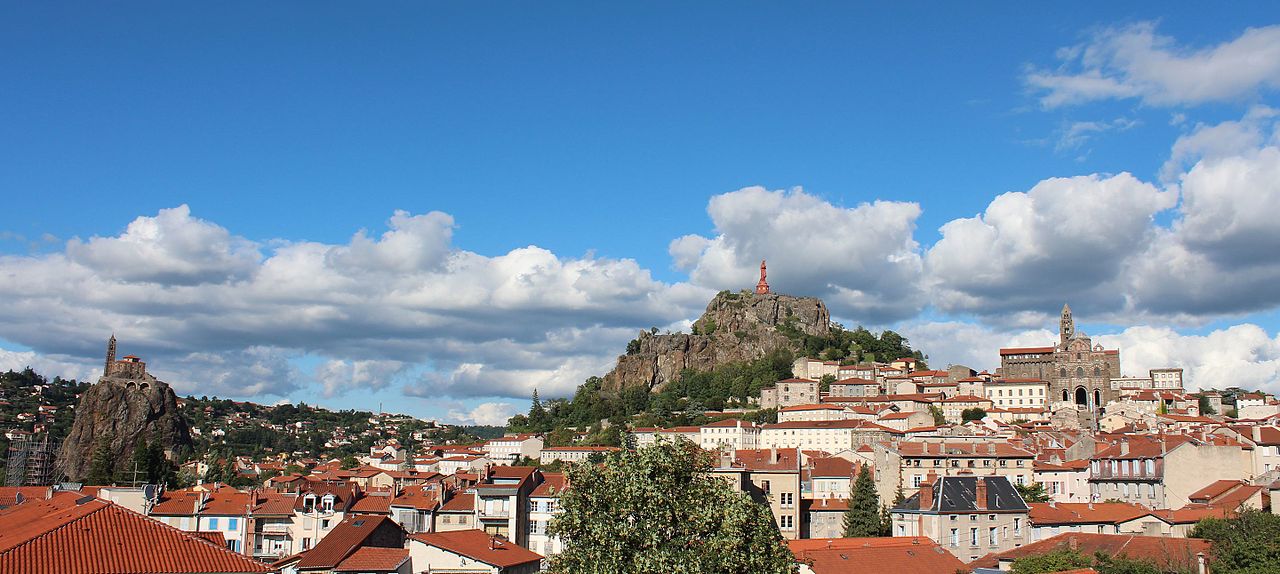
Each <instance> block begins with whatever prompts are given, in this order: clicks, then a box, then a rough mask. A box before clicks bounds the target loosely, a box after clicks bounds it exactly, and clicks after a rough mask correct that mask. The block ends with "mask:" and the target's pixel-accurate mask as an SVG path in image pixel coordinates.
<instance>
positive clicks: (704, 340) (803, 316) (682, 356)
mask: <svg viewBox="0 0 1280 574" xmlns="http://www.w3.org/2000/svg"><path fill="white" fill-rule="evenodd" d="M783 324H786V325H789V326H790V327H793V328H794V329H795V330H797V331H799V332H802V333H805V334H808V335H815V336H825V335H828V334H829V333H830V331H831V314H830V312H828V311H827V306H826V305H825V304H823V302H822V300H820V299H817V298H814V297H794V296H791V295H781V294H778V293H765V294H754V293H748V292H740V293H730V292H728V291H722V292H720V293H719V294H718V295H716V296H715V298H714V299H712V300H711V303H710V304H708V305H707V310H706V312H704V313H703V314H702V316H701V317H699V318H698V320H697V321H694V323H693V330H694V333H696V334H685V333H675V334H670V335H653V334H650V333H649V332H648V331H641V332H640V336H639V338H638V339H636V340H635V341H633V343H632V345H631V346H630V347H629V348H628V352H627V354H626V355H622V356H621V357H618V363H617V365H616V366H615V367H614V368H613V370H612V371H610V372H609V374H607V375H605V378H604V389H605V390H608V391H612V392H617V391H619V390H621V389H623V388H627V387H635V386H641V385H643V386H644V387H646V388H648V389H650V390H652V391H659V390H662V387H664V386H665V385H666V384H667V383H669V382H671V381H673V380H675V379H676V378H677V377H679V376H680V371H682V370H684V369H696V370H703V371H705V370H710V369H712V368H714V367H716V366H718V365H722V364H725V363H732V362H739V361H751V360H755V359H758V358H760V357H763V356H765V355H767V354H769V353H771V352H773V351H776V350H778V349H788V350H792V351H795V350H796V347H795V344H794V343H793V342H792V340H791V339H790V338H788V337H787V336H786V335H784V334H783V333H780V332H779V331H778V327H779V326H780V325H783Z"/></svg>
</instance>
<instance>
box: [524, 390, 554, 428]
mask: <svg viewBox="0 0 1280 574" xmlns="http://www.w3.org/2000/svg"><path fill="white" fill-rule="evenodd" d="M550 422H551V421H550V420H548V417H547V409H545V408H543V406H542V401H541V400H539V399H538V389H534V390H533V405H532V406H530V407H529V428H530V429H531V430H533V432H547V431H550V430H551V425H550Z"/></svg>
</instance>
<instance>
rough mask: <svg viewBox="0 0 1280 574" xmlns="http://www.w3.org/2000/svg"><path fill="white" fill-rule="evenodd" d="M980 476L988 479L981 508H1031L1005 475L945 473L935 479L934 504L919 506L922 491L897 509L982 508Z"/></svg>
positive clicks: (943, 510)
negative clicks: (983, 506)
mask: <svg viewBox="0 0 1280 574" xmlns="http://www.w3.org/2000/svg"><path fill="white" fill-rule="evenodd" d="M978 480H983V481H985V482H986V483H987V508H986V509H984V510H982V511H981V512H1026V511H1028V510H1030V508H1029V507H1028V506H1027V503H1026V502H1024V501H1023V500H1022V496H1021V495H1019V494H1018V490H1017V489H1016V488H1014V487H1013V483H1011V482H1009V479H1008V478H1006V477H1003V476H943V477H940V478H938V481H937V482H935V483H934V489H933V505H932V506H930V507H929V508H924V509H922V508H920V493H919V492H917V493H915V494H913V495H911V497H910V498H908V499H906V500H904V501H902V503H900V504H898V505H897V506H895V507H893V511H894V512H924V513H966V512H968V513H972V512H979V511H978V505H977V504H976V501H977V496H976V492H977V485H978Z"/></svg>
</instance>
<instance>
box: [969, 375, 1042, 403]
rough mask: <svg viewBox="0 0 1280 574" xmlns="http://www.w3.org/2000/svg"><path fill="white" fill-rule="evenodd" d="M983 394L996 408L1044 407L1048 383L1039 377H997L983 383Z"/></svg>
mask: <svg viewBox="0 0 1280 574" xmlns="http://www.w3.org/2000/svg"><path fill="white" fill-rule="evenodd" d="M983 392H984V393H985V395H984V396H986V397H987V400H990V401H991V403H992V405H993V406H995V407H996V408H1009V407H1023V408H1026V407H1035V408H1044V407H1045V406H1047V405H1048V404H1049V403H1048V398H1047V397H1048V394H1049V383H1047V382H1045V381H1043V380H1040V379H997V380H994V381H991V382H989V383H986V384H984V385H983Z"/></svg>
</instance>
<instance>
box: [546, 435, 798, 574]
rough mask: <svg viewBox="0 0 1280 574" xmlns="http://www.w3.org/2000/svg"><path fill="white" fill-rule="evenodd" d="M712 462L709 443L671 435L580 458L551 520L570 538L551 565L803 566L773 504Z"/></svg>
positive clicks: (574, 568)
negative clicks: (738, 488)
mask: <svg viewBox="0 0 1280 574" xmlns="http://www.w3.org/2000/svg"><path fill="white" fill-rule="evenodd" d="M710 470H711V460H710V456H709V455H708V454H706V453H705V452H703V451H702V450H701V449H699V448H697V447H695V446H693V445H692V444H687V443H679V442H678V443H669V442H666V441H660V442H659V443H658V444H656V445H654V446H651V447H647V448H642V449H639V450H636V451H626V450H624V451H619V452H615V453H611V454H610V455H609V456H608V457H607V461H606V464H604V465H589V464H578V465H573V466H572V467H571V468H570V470H569V483H570V484H572V485H573V486H572V488H569V489H568V490H566V491H565V493H564V494H563V495H562V497H561V499H560V503H561V506H562V507H563V509H564V512H563V513H562V514H560V515H559V516H558V517H556V518H555V519H554V520H552V522H551V529H550V531H551V534H552V535H554V536H559V537H561V539H562V540H564V551H563V552H561V553H560V554H559V555H557V556H555V557H554V558H552V561H551V570H552V572H559V573H569V572H574V573H577V572H593V573H600V574H615V573H618V574H621V573H627V574H650V573H652V574H659V573H661V574H666V573H676V574H719V573H725V574H729V573H739V572H759V573H764V574H771V573H784V572H786V573H791V572H795V570H796V566H795V563H794V560H795V557H794V556H793V555H792V554H791V551H790V550H788V549H787V547H786V545H785V544H784V543H783V540H782V537H781V535H780V534H779V533H778V529H777V527H776V526H774V521H773V516H772V515H771V513H770V512H769V509H768V508H767V507H765V506H763V505H760V504H756V503H755V502H753V501H752V500H751V499H750V498H749V497H748V496H747V495H746V494H743V493H739V492H735V491H734V490H733V488H732V487H730V486H729V484H728V483H727V482H725V481H724V480H723V479H721V478H719V477H716V476H713V475H712V474H711V472H710Z"/></svg>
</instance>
